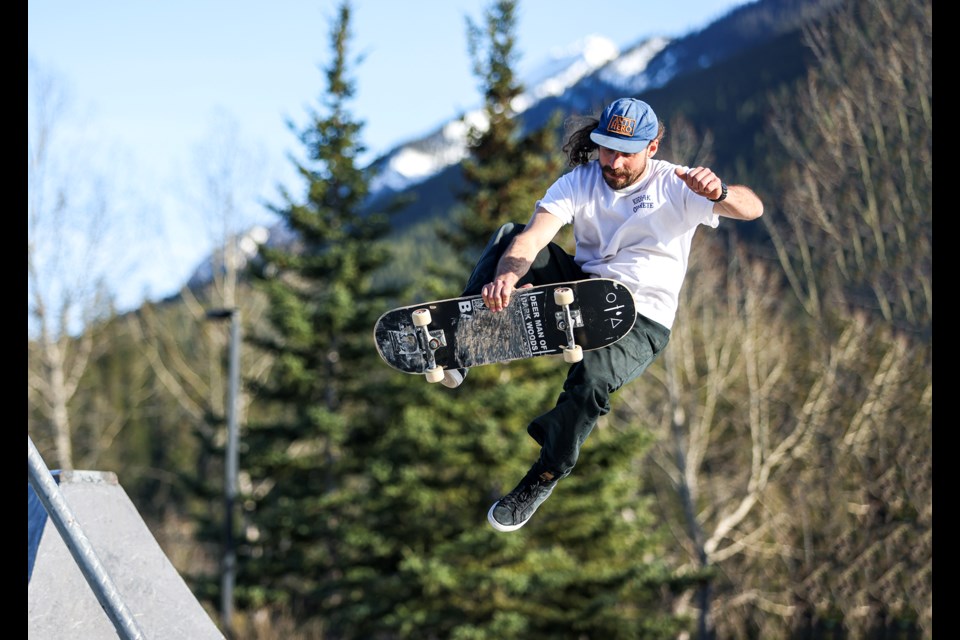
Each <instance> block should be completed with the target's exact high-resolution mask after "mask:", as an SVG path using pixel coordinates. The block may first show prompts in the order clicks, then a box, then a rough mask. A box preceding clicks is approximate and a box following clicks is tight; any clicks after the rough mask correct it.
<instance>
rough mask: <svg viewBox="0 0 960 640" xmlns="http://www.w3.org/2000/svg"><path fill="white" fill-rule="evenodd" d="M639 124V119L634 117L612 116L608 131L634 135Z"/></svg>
mask: <svg viewBox="0 0 960 640" xmlns="http://www.w3.org/2000/svg"><path fill="white" fill-rule="evenodd" d="M636 125H637V121H636V120H634V119H633V118H624V117H623V116H612V117H611V118H610V123H609V124H608V125H607V131H609V132H610V133H616V134H618V135H621V136H627V137H632V136H633V129H634V127H635V126H636Z"/></svg>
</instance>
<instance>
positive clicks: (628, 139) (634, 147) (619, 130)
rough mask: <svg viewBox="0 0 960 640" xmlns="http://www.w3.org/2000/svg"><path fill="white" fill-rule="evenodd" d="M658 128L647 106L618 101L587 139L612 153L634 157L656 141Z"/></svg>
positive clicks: (610, 107)
mask: <svg viewBox="0 0 960 640" xmlns="http://www.w3.org/2000/svg"><path fill="white" fill-rule="evenodd" d="M659 127H660V123H659V122H658V121H657V114H655V113H654V112H653V109H652V108H651V107H650V105H648V104H647V103H646V102H643V101H642V100H637V99H636V98H620V99H619V100H615V101H614V102H613V103H611V104H610V105H609V106H608V107H607V108H606V109H604V110H603V114H602V115H601V116H600V123H599V124H597V128H596V129H594V130H593V131H591V132H590V139H591V140H593V141H594V142H596V143H597V144H598V145H600V146H601V147H607V148H608V149H613V150H614V151H619V152H621V153H637V152H639V151H643V150H644V149H645V148H646V146H647V144H648V143H649V142H650V141H651V140H653V139H654V138H656V137H657V130H658V129H659Z"/></svg>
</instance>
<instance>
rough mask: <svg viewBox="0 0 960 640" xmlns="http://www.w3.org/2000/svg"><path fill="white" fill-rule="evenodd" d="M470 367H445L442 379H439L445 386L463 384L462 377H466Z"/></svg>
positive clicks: (453, 387) (452, 387)
mask: <svg viewBox="0 0 960 640" xmlns="http://www.w3.org/2000/svg"><path fill="white" fill-rule="evenodd" d="M469 371H470V369H447V370H446V371H444V372H443V380H441V381H440V384H442V385H443V386H445V387H450V388H451V389H456V388H457V387H459V386H460V385H461V384H463V379H464V378H466V377H467V372H469Z"/></svg>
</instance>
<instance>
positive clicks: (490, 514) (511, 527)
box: [487, 500, 530, 531]
mask: <svg viewBox="0 0 960 640" xmlns="http://www.w3.org/2000/svg"><path fill="white" fill-rule="evenodd" d="M498 504H500V501H499V500H497V501H496V502H494V503H493V506H492V507H490V511H487V521H488V522H489V523H490V526H491V527H493V528H494V529H496V530H497V531H516V530H517V529H519V528H520V527H522V526H523V525H525V524H527V522H529V521H530V518H527V519H526V520H524V521H523V522H521V523H520V524H509V525H508V524H500V523H499V522H497V521H496V520H495V519H494V517H493V510H494V509H496V508H497V505H498Z"/></svg>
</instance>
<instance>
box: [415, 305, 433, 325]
mask: <svg viewBox="0 0 960 640" xmlns="http://www.w3.org/2000/svg"><path fill="white" fill-rule="evenodd" d="M411 316H412V317H413V326H415V327H425V326H427V325H428V324H430V320H431V319H432V318H430V309H417V310H416V311H414V312H413V313H412V314H411Z"/></svg>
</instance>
